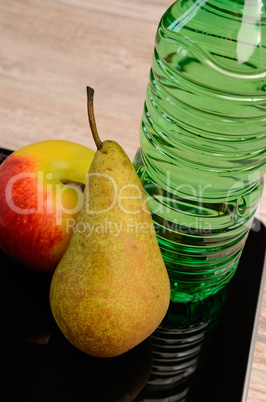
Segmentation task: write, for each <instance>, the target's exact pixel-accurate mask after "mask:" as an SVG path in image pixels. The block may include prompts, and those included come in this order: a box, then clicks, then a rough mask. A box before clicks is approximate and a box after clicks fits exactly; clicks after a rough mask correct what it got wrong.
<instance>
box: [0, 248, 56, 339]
mask: <svg viewBox="0 0 266 402" xmlns="http://www.w3.org/2000/svg"><path fill="white" fill-rule="evenodd" d="M0 261H1V285H0V286H1V291H0V306H2V309H1V323H0V327H2V328H4V329H5V331H7V332H8V333H10V334H11V335H14V336H16V337H18V338H19V339H22V340H25V341H28V342H32V343H36V344H46V343H47V342H48V340H49V338H50V336H51V333H52V330H53V328H54V319H53V317H52V314H51V311H50V305H49V288H50V282H51V275H47V274H43V273H39V272H32V271H29V270H27V269H25V268H23V267H21V266H19V265H17V264H16V263H14V262H13V261H11V260H10V259H9V258H8V257H7V256H6V255H5V254H4V253H3V251H1V250H0Z"/></svg>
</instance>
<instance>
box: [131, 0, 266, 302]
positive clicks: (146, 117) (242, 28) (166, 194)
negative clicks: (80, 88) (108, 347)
mask: <svg viewBox="0 0 266 402" xmlns="http://www.w3.org/2000/svg"><path fill="white" fill-rule="evenodd" d="M265 70H266V11H265V2H263V1H261V0H252V1H251V0H249V1H247V0H246V1H244V0H243V1H237V2H236V1H231V0H230V1H229V0H220V1H213V0H209V1H207V0H198V1H194V0H187V1H186V0H183V1H181V0H180V1H177V2H175V3H174V4H173V5H172V6H171V7H170V8H169V9H168V10H167V11H166V13H165V14H164V15H163V17H162V19H161V21H160V24H159V27H158V30H157V35H156V43H155V49H154V57H153V61H152V67H151V71H150V79H149V83H148V88H147V96H146V100H145V104H144V112H143V117H142V123H141V130H140V144H141V147H140V148H139V150H138V152H137V154H136V156H135V159H134V165H135V168H136V170H137V173H138V175H139V177H140V179H141V181H142V183H143V185H144V188H145V191H146V194H147V197H148V201H149V206H150V209H151V211H152V213H153V220H154V224H155V229H156V232H157V238H158V241H159V244H160V248H161V251H162V254H163V257H164V260H165V262H166V266H167V269H168V273H169V277H170V281H171V288H172V294H171V299H172V301H180V302H184V301H196V300H199V299H203V298H205V297H207V296H209V295H211V294H213V293H215V292H217V291H218V290H220V289H221V288H222V287H223V286H225V285H226V283H228V282H229V280H230V279H231V278H232V276H233V275H234V273H235V270H236V268H237V265H238V261H239V258H240V255H241V252H242V249H243V246H244V244H245V240H246V238H247V235H248V232H249V229H250V226H251V224H252V221H253V218H254V214H255V211H256V208H257V205H258V201H259V198H260V195H261V192H262V188H263V174H264V173H265V160H266V156H265V155H266V129H265V127H266V71H265ZM251 275H252V272H251Z"/></svg>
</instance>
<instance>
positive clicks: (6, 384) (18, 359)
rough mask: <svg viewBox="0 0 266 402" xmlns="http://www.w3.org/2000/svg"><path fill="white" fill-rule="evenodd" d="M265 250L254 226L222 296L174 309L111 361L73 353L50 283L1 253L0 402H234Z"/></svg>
mask: <svg viewBox="0 0 266 402" xmlns="http://www.w3.org/2000/svg"><path fill="white" fill-rule="evenodd" d="M265 244H266V229H265V227H264V226H263V225H258V221H255V226H254V228H253V230H252V231H251V232H250V235H249V238H248V241H247V244H246V247H245V249H244V252H243V256H242V258H241V261H240V265H239V268H238V270H237V273H236V275H235V277H234V278H233V280H232V281H231V283H230V284H229V285H228V286H227V288H226V289H225V290H223V291H221V292H220V293H218V294H217V295H216V296H212V297H210V298H208V299H205V300H204V301H203V302H198V303H187V304H180V303H171V305H170V309H169V311H168V313H167V315H166V317H165V319H164V321H163V323H162V325H161V326H160V327H159V328H158V329H157V330H156V331H155V332H154V333H153V334H152V336H151V337H150V338H149V339H147V340H146V341H145V342H143V343H142V344H140V345H139V346H137V347H136V348H134V349H133V350H131V351H130V352H128V353H126V354H124V355H121V356H118V357H117V358H110V359H99V358H94V357H90V356H88V355H85V354H83V353H82V352H80V351H78V350H77V349H75V348H74V347H73V346H72V345H71V344H70V343H69V342H68V341H67V340H66V338H64V336H63V335H62V334H61V332H60V331H59V329H58V328H57V326H56V324H55V322H54V320H53V317H52V315H51V311H50V306H49V285H50V279H51V278H50V277H48V276H45V275H43V274H36V273H34V272H31V271H25V270H24V269H23V268H21V267H18V266H16V264H14V263H13V262H11V261H10V260H9V259H8V258H7V257H6V256H5V255H3V253H1V252H0V259H1V292H0V301H1V307H0V308H1V316H0V317H1V319H0V356H1V358H0V400H1V401H4V402H18V401H19V402H21V401H26V402H42V401H45V402H46V401H47V400H49V402H53V401H56V402H81V401H82V402H83V401H84V402H85V401H86V402H97V401H102V402H114V401H117V402H118V401H120V402H131V401H135V402H137V401H138V402H148V401H150V402H152V401H153V402H155V401H158V402H159V401H160V402H163V401H164V402H166V401H167V402H173V401H183V402H225V401H226V402H240V401H241V395H242V392H243V385H244V379H245V372H246V367H247V361H248V354H249V349H250V342H251V336H252V330H253V325H254V317H255V312H256V307H257V300H258V292H259V289H260V284H261V277H262V269H263V261H264V256H265ZM152 360H153V363H152Z"/></svg>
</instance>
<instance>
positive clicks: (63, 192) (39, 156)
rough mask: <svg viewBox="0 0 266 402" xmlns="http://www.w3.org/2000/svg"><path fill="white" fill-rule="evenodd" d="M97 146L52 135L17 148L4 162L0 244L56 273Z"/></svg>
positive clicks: (19, 260)
mask: <svg viewBox="0 0 266 402" xmlns="http://www.w3.org/2000/svg"><path fill="white" fill-rule="evenodd" d="M94 153H95V152H94V151H93V150H91V149H89V148H87V147H85V146H83V145H80V144H76V143H73V142H70V141H64V140H48V141H41V142H37V143H34V144H30V145H27V146H25V147H23V148H21V149H19V150H17V151H15V152H13V153H12V154H11V155H10V156H8V158H7V159H6V160H5V161H4V162H3V163H2V164H1V166H0V248H1V249H2V250H3V251H4V252H5V253H6V254H7V255H8V256H9V257H10V258H11V259H13V260H14V261H16V262H17V263H19V264H21V265H23V266H25V267H27V268H29V269H32V270H35V271H41V272H50V273H51V272H53V271H54V270H55V268H56V266H57V264H58V262H59V260H60V259H61V257H62V255H63V253H64V251H65V249H66V247H67V245H68V243H69V240H70V237H71V234H72V231H73V226H74V224H73V223H74V222H75V219H76V215H77V212H78V210H79V209H80V207H81V204H82V198H83V194H82V186H80V187H79V186H76V185H75V183H83V184H85V182H86V175H87V173H88V170H89V167H90V164H91V162H92V159H93V157H94Z"/></svg>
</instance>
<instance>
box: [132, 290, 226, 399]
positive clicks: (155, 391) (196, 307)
mask: <svg viewBox="0 0 266 402" xmlns="http://www.w3.org/2000/svg"><path fill="white" fill-rule="evenodd" d="M225 299H226V289H224V290H222V291H221V292H219V293H217V294H216V295H214V296H211V297H209V298H208V299H205V300H203V301H200V302H197V303H186V304H181V303H171V304H170V308H169V311H168V313H167V315H166V317H165V319H164V321H163V322H162V324H161V325H160V326H159V328H157V330H156V331H155V332H154V333H153V334H152V336H151V337H150V342H151V346H152V352H153V367H152V372H151V376H150V378H149V380H148V382H147V384H146V386H145V388H144V390H143V391H142V392H141V394H139V396H138V397H137V398H136V401H143V402H144V401H145V402H146V401H147V402H148V401H161V402H163V401H180V402H181V401H182V402H185V401H187V396H188V392H189V388H190V386H191V383H192V381H191V377H192V376H193V374H194V373H195V371H196V369H197V367H198V365H199V363H200V360H201V359H202V358H203V355H204V352H206V351H207V345H208V342H209V341H210V338H211V336H213V333H212V330H213V329H214V327H215V324H216V322H217V319H218V317H219V313H220V311H221V309H222V307H223V305H224V302H225ZM207 340H208V342H207Z"/></svg>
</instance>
